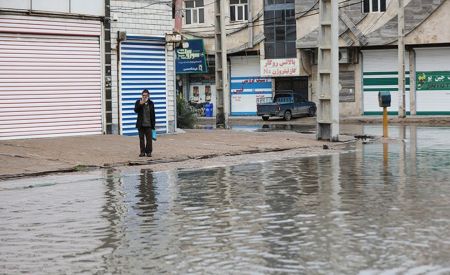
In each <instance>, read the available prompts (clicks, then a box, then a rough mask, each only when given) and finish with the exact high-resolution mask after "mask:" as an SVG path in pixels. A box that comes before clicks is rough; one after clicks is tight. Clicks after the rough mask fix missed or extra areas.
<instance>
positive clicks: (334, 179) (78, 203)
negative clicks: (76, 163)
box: [0, 126, 450, 274]
mask: <svg viewBox="0 0 450 275" xmlns="http://www.w3.org/2000/svg"><path fill="white" fill-rule="evenodd" d="M380 129H381V127H378V126H367V127H362V128H361V129H360V131H361V133H362V134H366V135H379V133H380V132H381V131H380ZM390 136H391V137H392V138H395V139H392V140H390V141H389V142H388V143H383V144H382V143H369V144H361V143H359V144H357V145H355V147H354V148H350V150H349V151H348V152H347V153H341V154H329V155H324V156H314V157H306V158H290V159H284V160H272V161H264V160H260V161H258V162H253V163H247V164H240V165H235V166H232V165H231V166H225V167H215V168H203V169H183V170H169V171H163V172H153V171H151V170H148V169H142V168H127V169H109V170H96V171H91V172H86V173H73V174H67V175H54V176H47V177H41V178H34V179H20V180H11V181H4V182H1V183H0V220H1V221H2V222H1V224H0V243H1V245H0V273H5V274H16V273H33V274H49V273H52V274H53V273H58V274H59V273H71V274H73V273H100V274H102V273H124V274H159V273H177V274H186V273H194V274H195V273H198V274H205V273H208V274H209V273H211V274H217V273H221V274H224V273H225V274H229V273H233V274H262V273H264V274H267V273H271V274H279V273H294V274H330V273H333V274H358V273H360V274H380V273H383V272H385V273H383V274H450V230H449V228H450V203H449V199H448V198H449V196H450V169H449V168H450V154H449V152H450V140H449V139H448V137H449V136H450V128H449V127H416V126H412V127H401V126H399V127H391V128H390Z"/></svg>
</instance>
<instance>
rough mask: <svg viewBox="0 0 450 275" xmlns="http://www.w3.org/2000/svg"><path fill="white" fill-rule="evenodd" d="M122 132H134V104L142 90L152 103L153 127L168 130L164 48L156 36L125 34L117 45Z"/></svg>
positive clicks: (158, 130)
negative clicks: (123, 39) (154, 123)
mask: <svg viewBox="0 0 450 275" xmlns="http://www.w3.org/2000/svg"><path fill="white" fill-rule="evenodd" d="M120 71H121V73H120V74H121V79H120V85H121V89H120V114H121V134H123V135H137V134H138V132H137V129H136V118H137V115H136V114H135V113H134V104H135V102H136V100H137V99H139V98H141V93H142V91H143V90H144V89H147V90H149V91H150V99H151V100H152V101H153V102H154V104H155V115H156V130H157V132H158V133H167V129H168V127H167V90H166V47H165V42H164V39H162V38H159V37H135V36H127V40H126V41H124V42H122V43H121V44H120Z"/></svg>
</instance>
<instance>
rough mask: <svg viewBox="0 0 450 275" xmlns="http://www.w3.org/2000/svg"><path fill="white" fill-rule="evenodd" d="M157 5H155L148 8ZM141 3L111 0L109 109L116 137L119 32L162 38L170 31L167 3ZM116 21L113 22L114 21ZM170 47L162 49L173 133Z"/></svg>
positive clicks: (170, 12) (169, 3)
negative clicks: (110, 105)
mask: <svg viewBox="0 0 450 275" xmlns="http://www.w3.org/2000/svg"><path fill="white" fill-rule="evenodd" d="M156 2H158V3H159V4H152V3H156ZM161 2H162V1H151V2H150V1H145V0H111V18H112V21H111V48H112V57H111V63H112V66H111V67H112V70H111V77H112V83H113V84H112V85H113V86H112V105H113V132H114V133H118V125H119V103H118V83H119V82H118V74H119V71H118V63H117V59H118V56H117V49H118V48H117V35H118V32H119V31H125V32H126V33H127V34H132V35H141V36H165V34H166V33H171V32H172V29H173V19H172V6H171V1H166V2H167V3H161ZM115 19H117V20H115ZM173 56H174V55H173V48H172V45H171V44H167V45H166V60H167V66H166V68H167V75H166V83H167V84H166V85H167V87H166V89H167V104H168V106H167V108H168V116H167V119H168V123H169V125H168V129H169V132H173V131H174V130H175V129H174V125H175V123H174V119H175V115H174V114H175V108H174V103H175V102H174V93H175V91H174V76H175V72H174V64H173V62H174V59H173Z"/></svg>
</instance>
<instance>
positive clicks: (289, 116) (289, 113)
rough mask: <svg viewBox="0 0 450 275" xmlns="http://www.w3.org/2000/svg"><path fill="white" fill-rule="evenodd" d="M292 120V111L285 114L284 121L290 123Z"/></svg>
mask: <svg viewBox="0 0 450 275" xmlns="http://www.w3.org/2000/svg"><path fill="white" fill-rule="evenodd" d="M291 118H292V113H291V111H286V112H284V120H286V121H289V120H291Z"/></svg>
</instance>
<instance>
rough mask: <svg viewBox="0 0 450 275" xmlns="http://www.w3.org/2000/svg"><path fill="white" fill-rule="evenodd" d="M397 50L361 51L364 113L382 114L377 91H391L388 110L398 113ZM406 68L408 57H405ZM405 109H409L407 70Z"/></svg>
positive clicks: (407, 73) (407, 75)
mask: <svg viewBox="0 0 450 275" xmlns="http://www.w3.org/2000/svg"><path fill="white" fill-rule="evenodd" d="M397 60H398V58H397V50H395V49H392V50H367V51H363V110H364V114H365V115H374V114H376V115H379V114H382V112H383V109H382V108H381V107H379V105H378V92H380V91H389V92H391V107H389V108H388V111H389V112H390V113H391V114H393V113H398V102H399V101H398V66H397ZM405 62H406V65H405V66H406V68H407V69H406V70H408V68H409V65H408V59H405ZM405 74H406V89H405V90H406V110H407V111H409V72H408V71H406V73H405Z"/></svg>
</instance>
